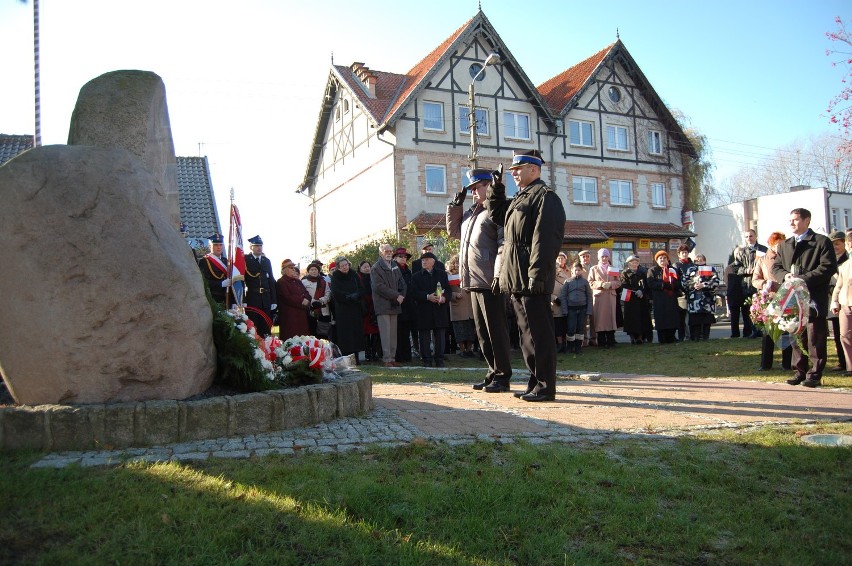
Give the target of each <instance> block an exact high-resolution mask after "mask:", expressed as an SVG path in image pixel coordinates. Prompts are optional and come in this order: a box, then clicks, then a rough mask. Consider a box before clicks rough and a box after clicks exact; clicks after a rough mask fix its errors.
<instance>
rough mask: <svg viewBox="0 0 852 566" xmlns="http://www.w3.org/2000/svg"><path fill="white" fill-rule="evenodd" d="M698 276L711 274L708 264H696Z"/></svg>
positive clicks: (709, 275) (710, 275)
mask: <svg viewBox="0 0 852 566" xmlns="http://www.w3.org/2000/svg"><path fill="white" fill-rule="evenodd" d="M698 276H699V277H712V276H713V268H712V267H711V266H709V265H699V266H698Z"/></svg>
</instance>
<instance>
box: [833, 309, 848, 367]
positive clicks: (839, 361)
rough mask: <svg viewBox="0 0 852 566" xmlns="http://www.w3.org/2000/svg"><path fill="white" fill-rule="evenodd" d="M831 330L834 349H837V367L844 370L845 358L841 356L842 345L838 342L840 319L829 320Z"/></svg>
mask: <svg viewBox="0 0 852 566" xmlns="http://www.w3.org/2000/svg"><path fill="white" fill-rule="evenodd" d="M829 320H831V330H832V333H833V334H834V347H835V348H837V365H838V366H840V369H842V370H844V371H845V370H846V369H847V368H846V356H844V355H843V344H841V342H840V319H839V318H831V319H829Z"/></svg>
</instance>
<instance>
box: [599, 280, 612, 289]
mask: <svg viewBox="0 0 852 566" xmlns="http://www.w3.org/2000/svg"><path fill="white" fill-rule="evenodd" d="M601 287H603V288H604V289H609V288H610V287H612V284H611V283H609V282H608V281H607V282H606V283H603V284H602V285H601Z"/></svg>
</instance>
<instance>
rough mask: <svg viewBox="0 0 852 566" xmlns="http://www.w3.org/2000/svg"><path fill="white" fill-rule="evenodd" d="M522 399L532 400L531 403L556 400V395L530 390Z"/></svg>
mask: <svg viewBox="0 0 852 566" xmlns="http://www.w3.org/2000/svg"><path fill="white" fill-rule="evenodd" d="M521 399H523V400H524V401H530V402H531V403H537V402H540V401H556V395H547V394H544V393H533V392H530V393H527V394H526V395H522V396H521Z"/></svg>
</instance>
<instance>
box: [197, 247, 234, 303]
mask: <svg viewBox="0 0 852 566" xmlns="http://www.w3.org/2000/svg"><path fill="white" fill-rule="evenodd" d="M224 241H225V238H224V237H223V236H222V234H213V235H212V236H210V253H209V254H207V255H205V256H204V257H202V258H201V259H199V260H198V268H199V269H201V275H203V276H204V280H205V281H207V286H208V287H210V295H212V296H213V300H214V301H216V302H217V303H219V304H220V305H222V306H224V307H227V304H226V301H225V298H226V297H227V295H228V288H229V287H230V285H231V280H230V279H229V278H228V260H227V259H226V258H225V243H224Z"/></svg>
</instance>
